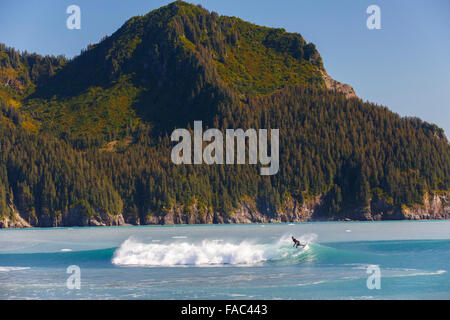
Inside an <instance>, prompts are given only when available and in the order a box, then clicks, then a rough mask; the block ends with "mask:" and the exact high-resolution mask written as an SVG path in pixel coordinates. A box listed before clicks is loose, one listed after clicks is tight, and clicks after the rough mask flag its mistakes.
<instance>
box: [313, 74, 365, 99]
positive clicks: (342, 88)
mask: <svg viewBox="0 0 450 320" xmlns="http://www.w3.org/2000/svg"><path fill="white" fill-rule="evenodd" d="M321 73H322V78H323V80H324V81H325V85H326V87H327V89H328V90H333V91H337V92H341V93H343V94H344V95H345V96H346V97H347V99H350V98H358V96H357V95H356V93H355V90H354V89H353V88H352V87H351V86H350V85H348V84H345V83H341V82H339V81H336V80H334V79H333V78H332V77H330V76H329V75H328V73H326V72H325V71H321Z"/></svg>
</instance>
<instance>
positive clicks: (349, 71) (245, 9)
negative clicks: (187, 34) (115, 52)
mask: <svg viewBox="0 0 450 320" xmlns="http://www.w3.org/2000/svg"><path fill="white" fill-rule="evenodd" d="M169 2H171V1H163V0H145V1H144V0H128V1H123V0H121V1H106V0H95V1H93V0H70V1H66V0H41V1H32V0H29V1H12V0H11V1H1V3H0V42H3V43H5V44H6V45H8V46H12V47H15V48H17V49H20V50H27V51H28V52H37V53H40V54H53V55H59V54H64V55H66V56H67V57H73V56H74V55H77V54H79V52H80V50H81V49H82V48H86V47H87V45H88V44H89V43H96V42H98V41H99V40H100V39H101V38H102V37H103V36H105V35H110V34H112V33H113V32H114V31H115V30H117V29H118V28H119V27H120V26H121V25H122V24H123V23H124V22H125V21H126V20H127V19H129V18H130V17H132V16H134V15H138V14H145V13H147V12H149V11H151V10H153V9H156V8H159V7H160V6H162V5H165V4H167V3H169ZM193 2H194V3H196V4H197V3H200V4H201V5H202V6H203V7H205V8H207V9H209V10H214V11H216V12H218V13H219V14H224V15H230V16H237V17H240V18H242V19H244V20H247V21H250V22H253V23H256V24H259V25H265V26H270V27H281V28H285V29H286V30H287V31H290V32H298V33H300V34H301V35H302V36H303V37H304V38H305V39H306V40H307V41H309V42H313V43H315V44H316V46H317V48H318V49H319V52H320V53H321V55H322V58H323V60H324V64H325V68H326V69H327V71H328V73H329V74H330V75H331V76H333V77H334V78H335V79H336V80H338V81H341V82H345V83H348V84H350V85H352V86H353V87H354V88H355V90H356V93H357V94H358V95H359V96H360V97H361V98H362V99H364V100H368V101H371V102H374V103H377V104H380V105H385V106H387V107H389V108H390V109H391V110H393V111H394V112H397V113H399V114H400V115H402V116H417V117H420V118H421V119H423V120H425V121H428V122H432V123H436V124H438V125H439V126H440V127H442V128H444V129H445V131H446V134H447V137H450V1H448V0H428V1H425V0H415V1H407V0H385V1H384V0H341V1H338V0H314V1H313V0H276V1H273V0H245V1H244V0H239V1H236V0H195V1H193ZM71 4H76V5H78V6H80V8H81V30H68V29H67V28H66V19H67V17H68V14H66V8H67V7H68V6H69V5H71ZM372 4H376V5H378V6H379V7H380V8H381V27H382V29H381V30H368V29H367V27H366V19H367V17H368V14H366V9H367V7H368V6H369V5H372Z"/></svg>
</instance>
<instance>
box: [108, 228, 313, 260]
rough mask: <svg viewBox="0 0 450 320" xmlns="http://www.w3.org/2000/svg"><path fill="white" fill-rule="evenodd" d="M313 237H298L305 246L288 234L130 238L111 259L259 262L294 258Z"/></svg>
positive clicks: (305, 250)
mask: <svg viewBox="0 0 450 320" xmlns="http://www.w3.org/2000/svg"><path fill="white" fill-rule="evenodd" d="M315 239H316V235H315V234H308V235H304V236H302V237H298V240H300V242H301V243H302V244H305V246H304V247H303V248H298V249H294V248H292V240H291V238H290V236H283V237H281V238H280V239H279V240H278V241H276V242H273V243H268V244H260V243H252V242H251V241H242V242H239V243H231V242H225V241H217V240H203V241H201V242H199V243H190V242H173V243H166V244H164V243H142V242H139V241H137V240H134V239H132V238H129V239H127V240H126V241H125V242H123V243H122V245H121V246H120V247H119V248H118V249H117V250H116V251H115V253H114V256H113V258H112V263H113V264H115V265H120V266H183V265H186V266H208V265H209V266H211V265H258V264H262V263H265V262H277V261H289V260H296V259H297V258H298V257H300V256H302V255H303V254H305V253H306V252H307V251H308V250H309V249H310V246H311V244H312V243H313V242H314V241H315Z"/></svg>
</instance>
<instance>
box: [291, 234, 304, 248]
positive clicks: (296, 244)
mask: <svg viewBox="0 0 450 320" xmlns="http://www.w3.org/2000/svg"><path fill="white" fill-rule="evenodd" d="M292 241H294V245H293V247H295V248H298V246H302V247H304V246H305V245H303V244H301V243H300V241H298V240H297V239H295V238H294V237H292Z"/></svg>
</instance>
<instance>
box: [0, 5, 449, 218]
mask: <svg viewBox="0 0 450 320" xmlns="http://www.w3.org/2000/svg"><path fill="white" fill-rule="evenodd" d="M0 80H1V86H0V137H1V140H0V149H1V150H0V216H1V217H2V218H0V221H1V222H0V225H3V226H5V227H8V226H26V225H36V226H57V225H102V224H106V225H111V224H122V223H124V222H128V223H133V224H137V223H141V224H142V223H210V222H246V221H249V222H251V221H253V222H256V221H302V220H311V219H345V218H350V219H405V218H445V217H448V215H449V210H450V208H449V204H448V202H447V199H448V196H449V189H450V178H449V177H450V149H449V144H448V141H447V139H446V137H445V135H444V133H443V130H442V129H440V128H438V127H437V126H435V125H433V124H428V123H426V122H423V121H421V120H419V119H416V118H401V117H399V116H398V115H397V114H394V113H392V112H391V111H389V110H388V109H387V108H385V107H381V106H377V105H374V104H371V103H367V102H363V101H361V100H360V99H358V98H357V97H356V95H355V94H354V91H353V89H351V87H349V86H347V85H343V84H340V83H338V82H336V81H334V80H333V79H331V78H330V77H329V76H328V75H327V74H326V71H325V67H324V64H323V62H322V59H321V57H320V54H319V53H318V51H317V50H316V48H315V46H314V45H313V44H311V43H307V42H306V41H305V40H304V39H303V38H302V37H301V36H300V35H299V34H295V33H288V32H286V31H285V30H283V29H273V28H267V27H260V26H256V25H254V24H251V23H248V22H245V21H242V20H241V19H238V18H234V17H226V16H219V15H218V14H217V13H214V12H209V11H207V10H205V9H203V8H201V7H200V6H194V5H191V4H187V3H185V2H182V1H177V2H174V3H172V4H170V5H168V6H165V7H162V8H160V9H158V10H155V11H152V12H150V13H148V14H147V15H144V16H138V17H134V18H132V19H130V20H128V21H127V22H126V23H125V24H124V25H123V26H122V27H121V28H120V29H119V30H117V31H116V32H115V33H114V34H112V35H111V36H109V37H105V38H104V39H103V40H102V41H101V42H100V43H98V44H95V45H90V46H89V47H88V48H87V50H85V51H83V52H82V53H81V54H80V55H79V56H77V57H75V58H73V59H71V60H67V59H65V58H64V57H48V56H46V57H42V56H39V55H36V54H32V55H30V54H28V53H19V52H17V51H15V50H13V49H11V48H8V47H6V46H4V45H2V46H1V47H0ZM194 120H202V121H203V125H204V127H205V129H206V128H208V127H209V128H211V127H214V128H219V129H220V130H221V131H222V132H224V131H225V130H226V129H228V128H243V129H244V130H246V129H248V128H254V129H258V128H279V130H280V169H279V172H278V173H277V174H276V175H273V176H261V175H259V171H258V169H259V168H258V166H256V165H179V166H176V165H174V164H172V162H171V160H170V152H171V148H172V147H173V145H174V143H172V142H171V141H170V138H169V137H170V133H171V132H172V130H173V129H175V128H189V129H190V128H192V127H193V121H194Z"/></svg>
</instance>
